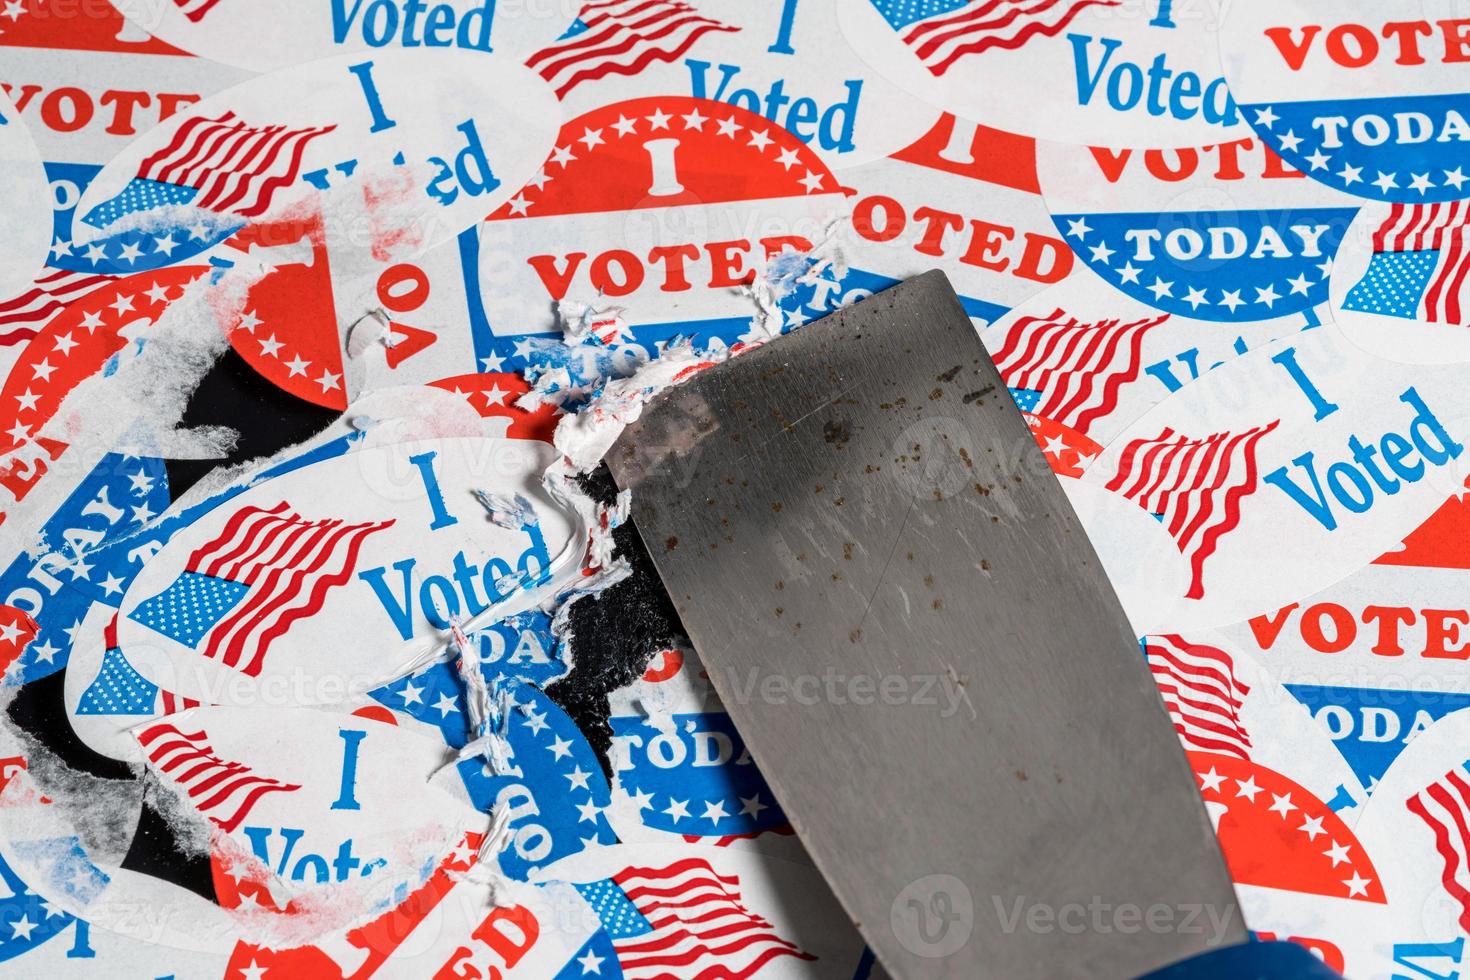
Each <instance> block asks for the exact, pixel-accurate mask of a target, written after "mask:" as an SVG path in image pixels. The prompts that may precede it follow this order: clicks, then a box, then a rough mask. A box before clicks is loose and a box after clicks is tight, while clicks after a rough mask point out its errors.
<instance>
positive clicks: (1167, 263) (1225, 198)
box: [1036, 138, 1360, 322]
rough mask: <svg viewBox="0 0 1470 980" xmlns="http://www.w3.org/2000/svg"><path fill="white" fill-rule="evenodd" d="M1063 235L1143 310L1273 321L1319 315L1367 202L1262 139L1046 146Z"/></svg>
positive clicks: (1047, 178) (1041, 164) (1046, 181)
mask: <svg viewBox="0 0 1470 980" xmlns="http://www.w3.org/2000/svg"><path fill="white" fill-rule="evenodd" d="M1036 168H1037V175H1038V178H1039V180H1040V183H1041V192H1042V194H1043V195H1044V196H1045V197H1046V203H1047V207H1049V208H1050V209H1051V213H1052V217H1053V219H1054V220H1055V221H1056V224H1057V228H1058V230H1059V231H1060V232H1061V233H1062V235H1063V237H1064V238H1065V239H1066V241H1067V243H1068V244H1069V245H1071V246H1072V248H1073V250H1074V251H1075V252H1076V253H1077V255H1078V256H1079V257H1080V258H1081V259H1082V260H1083V261H1084V262H1086V263H1087V264H1088V265H1089V266H1090V267H1091V268H1092V270H1093V271H1094V272H1096V273H1097V274H1098V275H1100V276H1102V277H1103V278H1104V279H1105V280H1107V281H1108V282H1109V283H1111V284H1112V285H1113V286H1115V287H1116V288H1118V289H1120V290H1122V291H1123V292H1125V293H1127V294H1128V295H1129V296H1131V297H1133V298H1134V299H1136V300H1139V301H1141V302H1144V303H1147V304H1148V305H1150V306H1153V307H1155V308H1156V309H1159V310H1163V311H1165V312H1168V313H1175V314H1180V315H1183V316H1188V317H1193V318H1195V319H1199V320H1220V321H1228V322H1233V321H1240V320H1266V319H1270V318H1272V317H1278V316H1289V315H1291V314H1294V313H1301V312H1303V311H1306V310H1309V309H1310V308H1312V307H1314V306H1318V305H1321V304H1322V303H1324V302H1326V299H1327V283H1328V278H1329V275H1330V273H1331V271H1332V258H1333V254H1334V253H1335V252H1336V251H1337V247H1338V243H1339V242H1341V241H1342V238H1343V235H1344V233H1345V232H1346V231H1347V227H1348V224H1349V223H1350V222H1351V221H1352V220H1353V216H1354V214H1356V213H1357V208H1358V205H1359V203H1360V202H1359V201H1358V200H1356V199H1355V198H1352V197H1350V196H1349V195H1347V194H1343V193H1340V192H1337V191H1333V190H1330V189H1328V188H1326V187H1323V186H1322V185H1320V184H1317V183H1315V182H1313V181H1309V180H1306V179H1305V178H1304V177H1303V175H1302V174H1301V172H1300V171H1298V170H1296V169H1295V168H1294V167H1292V166H1291V165H1289V164H1287V163H1285V162H1284V161H1282V159H1281V158H1280V157H1278V156H1277V155H1276V153H1275V152H1274V151H1273V150H1271V149H1270V148H1269V147H1267V146H1263V145H1262V144H1261V143H1260V142H1259V141H1258V140H1255V139H1249V138H1247V139H1240V140H1232V141H1228V142H1220V143H1215V144H1211V145H1208V146H1202V147H1181V148H1178V149H1172V150H1156V149H1147V150H1145V149H1132V148H1128V147H1122V148H1117V149H1113V148H1109V147H1104V146H1090V147H1089V146H1076V145H1072V144H1064V143H1051V142H1042V143H1039V144H1038V145H1037V162H1036Z"/></svg>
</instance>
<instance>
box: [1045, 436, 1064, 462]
mask: <svg viewBox="0 0 1470 980" xmlns="http://www.w3.org/2000/svg"><path fill="white" fill-rule="evenodd" d="M1041 451H1042V452H1044V453H1046V454H1047V455H1048V456H1055V457H1057V458H1058V459H1060V458H1061V456H1062V453H1064V452H1066V451H1067V440H1065V439H1063V438H1062V437H1061V436H1048V437H1047V440H1046V445H1044V446H1042V447H1041Z"/></svg>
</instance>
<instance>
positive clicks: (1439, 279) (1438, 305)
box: [1419, 225, 1470, 326]
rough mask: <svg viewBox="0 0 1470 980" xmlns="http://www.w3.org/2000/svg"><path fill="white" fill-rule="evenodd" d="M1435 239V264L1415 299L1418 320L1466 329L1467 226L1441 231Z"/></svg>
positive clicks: (1469, 319)
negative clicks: (1437, 255)
mask: <svg viewBox="0 0 1470 980" xmlns="http://www.w3.org/2000/svg"><path fill="white" fill-rule="evenodd" d="M1437 239H1438V241H1439V246H1438V249H1437V251H1438V252H1439V261H1438V262H1437V263H1436V264H1435V267H1434V272H1433V273H1432V274H1430V276H1429V284H1428V286H1426V287H1425V290H1424V296H1423V298H1422V299H1420V300H1419V317H1420V318H1421V319H1423V320H1427V321H1428V322H1430V323H1449V324H1454V325H1456V326H1470V227H1466V226H1465V225H1459V226H1457V227H1453V228H1445V229H1444V230H1443V231H1442V232H1441V233H1440V234H1439V235H1438V236H1437Z"/></svg>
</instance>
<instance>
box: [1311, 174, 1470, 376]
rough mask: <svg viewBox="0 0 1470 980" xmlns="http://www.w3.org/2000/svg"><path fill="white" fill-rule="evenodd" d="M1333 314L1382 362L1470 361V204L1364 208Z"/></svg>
mask: <svg viewBox="0 0 1470 980" xmlns="http://www.w3.org/2000/svg"><path fill="white" fill-rule="evenodd" d="M1332 308H1333V317H1334V319H1335V320H1336V321H1337V323H1338V324H1339V325H1340V326H1341V328H1342V332H1343V333H1344V334H1346V335H1347V336H1348V337H1349V338H1350V339H1351V340H1352V341H1353V342H1354V343H1355V344H1358V345H1359V346H1360V347H1362V348H1363V349H1364V350H1367V351H1371V352H1372V353H1374V354H1376V355H1378V356H1379V357H1384V358H1387V359H1389V360H1394V361H1409V362H1411V363H1421V364H1442V363H1447V362H1453V361H1465V360H1470V339H1467V337H1466V332H1467V331H1466V327H1467V326H1470V200H1463V201H1452V202H1449V203H1445V204H1369V205H1367V206H1365V207H1364V208H1363V209H1362V211H1361V212H1359V214H1358V217H1357V220H1356V221H1354V222H1353V224H1352V227H1351V228H1350V229H1349V230H1348V235H1347V239H1346V241H1345V242H1344V243H1343V247H1342V250H1341V253H1340V254H1339V256H1338V261H1337V264H1336V266H1335V267H1334V269H1333V273H1332Z"/></svg>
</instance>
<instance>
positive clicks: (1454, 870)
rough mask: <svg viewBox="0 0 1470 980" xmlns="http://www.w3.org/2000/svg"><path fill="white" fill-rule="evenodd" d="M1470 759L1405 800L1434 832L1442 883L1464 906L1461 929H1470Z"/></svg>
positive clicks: (1461, 912) (1461, 906) (1461, 910)
mask: <svg viewBox="0 0 1470 980" xmlns="http://www.w3.org/2000/svg"><path fill="white" fill-rule="evenodd" d="M1467 766H1470V762H1462V763H1461V764H1460V765H1458V766H1456V767H1455V768H1453V769H1451V770H1450V771H1449V772H1447V773H1445V774H1444V775H1443V776H1441V777H1440V778H1439V779H1437V780H1435V781H1434V782H1432V783H1430V784H1429V785H1428V786H1426V787H1424V788H1423V789H1421V790H1420V791H1419V792H1417V793H1415V794H1414V795H1413V796H1411V797H1409V798H1408V799H1407V800H1405V801H1404V805H1405V806H1407V807H1408V808H1409V812H1410V813H1412V814H1414V816H1416V817H1418V818H1419V819H1420V820H1423V821H1424V823H1425V824H1426V825H1428V827H1429V829H1430V831H1432V832H1433V833H1434V849H1435V850H1436V851H1438V852H1439V857H1440V860H1442V861H1443V862H1444V871H1443V873H1441V875H1440V878H1439V880H1440V882H1441V883H1442V884H1443V885H1444V890H1445V891H1446V892H1449V894H1450V897H1452V898H1453V899H1454V900H1455V901H1456V902H1458V903H1459V905H1460V919H1459V921H1460V928H1462V929H1464V930H1465V931H1466V932H1470V771H1467V769H1466V767H1467Z"/></svg>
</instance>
